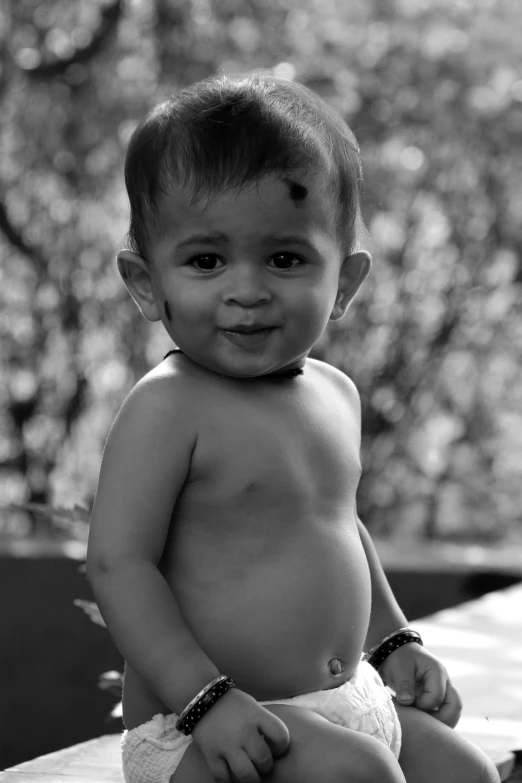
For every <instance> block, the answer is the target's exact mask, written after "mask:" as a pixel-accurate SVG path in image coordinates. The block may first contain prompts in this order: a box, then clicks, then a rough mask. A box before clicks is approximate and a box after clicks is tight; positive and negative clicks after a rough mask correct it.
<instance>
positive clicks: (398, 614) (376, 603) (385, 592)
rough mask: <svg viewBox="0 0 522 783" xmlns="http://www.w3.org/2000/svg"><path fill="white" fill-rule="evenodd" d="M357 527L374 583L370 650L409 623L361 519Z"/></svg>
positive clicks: (367, 643) (366, 647) (367, 636)
mask: <svg viewBox="0 0 522 783" xmlns="http://www.w3.org/2000/svg"><path fill="white" fill-rule="evenodd" d="M357 527H358V529H359V535H360V536H361V541H362V545H363V548H364V551H365V553H366V559H367V560H368V565H369V567H370V576H371V582H372V612H371V616H370V626H369V628H368V633H367V635H366V643H365V650H369V649H370V648H371V647H373V645H374V644H377V643H378V642H380V640H381V639H383V638H384V637H385V636H387V635H388V634H390V633H392V631H396V630H397V628H403V627H404V626H406V625H408V621H407V619H406V616H405V615H404V613H403V612H402V611H401V608H400V606H399V604H398V603H397V600H396V598H395V596H394V594H393V592H392V589H391V587H390V585H389V582H388V580H387V578H386V574H385V573H384V570H383V567H382V565H381V563H380V560H379V556H378V554H377V552H376V550H375V546H374V544H373V541H372V539H371V537H370V534H369V533H368V531H367V530H366V528H365V527H364V525H363V523H362V522H361V520H360V519H359V517H357Z"/></svg>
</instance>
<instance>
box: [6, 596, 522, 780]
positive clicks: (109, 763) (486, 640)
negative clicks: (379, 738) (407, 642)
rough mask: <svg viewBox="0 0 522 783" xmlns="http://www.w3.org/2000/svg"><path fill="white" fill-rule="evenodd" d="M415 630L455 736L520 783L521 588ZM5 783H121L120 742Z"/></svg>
mask: <svg viewBox="0 0 522 783" xmlns="http://www.w3.org/2000/svg"><path fill="white" fill-rule="evenodd" d="M412 625H413V626H414V627H415V629H417V630H418V631H419V632H420V633H421V635H422V637H423V639H424V643H425V645H426V646H427V647H428V648H429V649H430V650H431V651H432V652H433V653H435V654H436V655H437V656H438V657H440V658H441V659H442V660H443V661H444V663H445V664H446V666H447V668H448V670H449V671H450V674H451V677H452V680H453V681H454V682H455V684H456V686H457V687H458V689H459V691H460V693H461V695H462V697H463V701H464V713H463V715H462V718H461V720H460V723H459V725H458V726H457V729H456V730H457V731H458V732H460V733H462V734H463V735H464V736H466V737H468V738H469V739H471V740H472V741H473V742H475V743H476V744H477V745H479V746H480V747H482V748H483V749H484V751H485V752H486V753H488V754H489V755H490V756H491V758H492V759H493V761H494V762H495V764H496V766H497V769H498V770H499V773H500V776H501V779H502V781H506V783H515V781H522V756H517V753H516V752H517V751H518V752H520V751H522V583H521V584H517V585H514V586H513V587H510V588H507V589H505V590H499V591H497V592H494V593H488V594H487V595H484V596H482V597H481V598H479V599H477V600H474V601H469V602H467V603H464V604H461V605H460V606H457V607H455V608H452V609H446V610H444V611H442V612H437V613H436V614H433V615H431V616H429V617H426V618H424V619H422V620H416V621H415V622H414V623H412ZM0 783H123V776H122V773H121V767H120V759H119V736H118V735H114V734H112V735H110V734H109V735H104V736H102V737H98V738H97V739H93V740H89V741H88V742H82V743H80V744H78V745H74V746H73V747H70V748H64V749H63V750H59V751H56V752H55V753H50V754H48V755H46V756H41V757H40V758H37V759H33V760H32V761H27V762H25V763H23V764H18V765H17V766H15V767H11V768H10V769H7V770H5V771H4V772H1V773H0ZM463 783H464V781H463Z"/></svg>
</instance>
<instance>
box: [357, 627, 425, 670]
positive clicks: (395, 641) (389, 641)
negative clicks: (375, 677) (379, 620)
mask: <svg viewBox="0 0 522 783" xmlns="http://www.w3.org/2000/svg"><path fill="white" fill-rule="evenodd" d="M411 642H417V644H421V645H422V644H423V641H422V639H421V636H420V634H418V633H417V631H413V630H412V629H411V628H399V630H398V631H394V633H392V634H390V635H389V636H386V638H385V639H383V640H382V641H381V642H379V644H376V645H375V646H374V647H372V649H371V650H369V651H368V652H367V653H365V655H364V660H365V661H368V663H369V664H370V665H371V666H373V668H374V669H378V668H379V666H381V665H382V664H383V663H384V661H385V660H386V658H387V657H388V655H390V653H392V652H393V651H394V650H397V649H398V648H399V647H402V645H403V644H410V643H411Z"/></svg>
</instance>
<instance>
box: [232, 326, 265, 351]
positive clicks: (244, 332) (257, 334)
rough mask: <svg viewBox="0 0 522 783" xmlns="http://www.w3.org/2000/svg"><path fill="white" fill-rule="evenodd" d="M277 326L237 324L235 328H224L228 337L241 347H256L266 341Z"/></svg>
mask: <svg viewBox="0 0 522 783" xmlns="http://www.w3.org/2000/svg"><path fill="white" fill-rule="evenodd" d="M275 328H276V327H275V326H257V327H254V326H249V327H245V326H241V327H240V326H235V327H234V328H233V329H224V330H223V331H224V333H225V335H226V337H228V339H229V340H230V341H231V342H232V343H234V344H235V345H239V346H240V347H241V348H245V347H250V348H254V347H256V346H258V345H261V343H263V342H264V340H266V339H267V338H268V337H269V336H270V335H271V334H272V332H273V331H274V329H275Z"/></svg>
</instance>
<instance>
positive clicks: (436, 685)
mask: <svg viewBox="0 0 522 783" xmlns="http://www.w3.org/2000/svg"><path fill="white" fill-rule="evenodd" d="M447 682H448V675H447V674H446V672H445V671H444V669H439V668H437V669H429V671H427V672H426V674H425V675H424V677H423V678H422V683H421V685H422V687H421V692H420V694H419V695H418V696H417V698H416V699H415V706H416V707H417V708H418V709H419V710H424V711H425V712H428V711H429V710H436V709H438V708H439V707H440V706H441V704H442V702H443V699H444V695H445V693H446V685H447Z"/></svg>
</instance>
